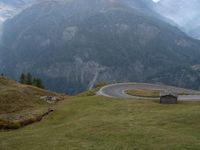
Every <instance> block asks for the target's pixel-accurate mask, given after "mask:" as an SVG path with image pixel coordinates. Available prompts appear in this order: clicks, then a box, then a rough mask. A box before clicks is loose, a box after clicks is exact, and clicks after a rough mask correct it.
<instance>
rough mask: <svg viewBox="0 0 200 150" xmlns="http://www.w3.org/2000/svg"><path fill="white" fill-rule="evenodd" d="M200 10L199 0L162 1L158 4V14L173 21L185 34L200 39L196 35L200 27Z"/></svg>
mask: <svg viewBox="0 0 200 150" xmlns="http://www.w3.org/2000/svg"><path fill="white" fill-rule="evenodd" d="M199 8H200V1H199V0H161V1H159V2H158V3H156V11H157V12H159V13H161V14H162V15H164V16H165V17H167V18H169V19H171V20H173V21H174V22H175V23H176V24H177V25H179V26H180V27H181V28H182V29H183V30H184V31H185V32H187V33H189V34H192V35H194V34H195V35H194V36H199V37H200V35H196V34H198V32H199V31H198V30H199V29H198V28H199V27H200V11H199ZM199 37H197V38H199Z"/></svg>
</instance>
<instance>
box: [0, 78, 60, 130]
mask: <svg viewBox="0 0 200 150" xmlns="http://www.w3.org/2000/svg"><path fill="white" fill-rule="evenodd" d="M45 95H52V96H53V95H57V94H55V93H51V92H49V91H46V90H42V89H39V88H36V87H33V86H29V85H22V84H18V83H16V82H15V81H12V80H9V79H6V78H4V77H0V126H1V125H2V124H7V123H6V122H7V121H9V122H18V121H21V120H26V119H30V118H33V119H34V117H35V116H39V115H41V114H43V113H45V112H47V111H48V109H49V108H50V107H51V105H49V104H47V103H46V102H44V101H42V100H40V97H41V96H45Z"/></svg>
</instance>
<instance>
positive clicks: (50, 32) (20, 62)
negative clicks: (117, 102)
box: [2, 0, 200, 94]
mask: <svg viewBox="0 0 200 150" xmlns="http://www.w3.org/2000/svg"><path fill="white" fill-rule="evenodd" d="M136 2H137V1H136ZM108 4H109V5H108ZM124 4H125V3H118V2H117V3H115V2H113V1H105V0H102V1H92V0H87V1H84V2H83V1H81V0H76V1H71V2H58V1H54V2H52V1H51V2H48V1H46V2H42V3H39V4H37V5H34V6H32V7H31V8H28V9H26V10H24V11H23V12H22V13H20V14H19V15H17V16H15V17H14V18H13V19H11V20H8V21H7V22H6V23H5V30H4V35H3V43H4V45H3V46H4V48H5V49H6V50H5V49H4V52H3V53H4V54H3V55H4V56H5V57H4V60H3V65H4V66H5V67H4V70H2V71H3V72H5V73H6V74H8V75H10V76H12V77H13V78H16V77H17V76H19V74H21V72H31V73H32V74H33V75H34V74H36V75H37V76H39V77H41V78H42V79H43V80H44V82H45V84H46V87H48V88H49V89H51V90H55V91H62V92H67V93H70V94H73V93H77V92H81V91H84V90H85V89H88V88H92V87H93V85H94V84H95V83H96V82H98V81H107V82H111V83H112V82H124V81H140V82H156V83H169V84H171V85H178V86H183V87H189V88H190V87H193V88H196V89H197V88H199V86H198V83H199V75H198V72H197V71H195V70H193V68H192V66H193V65H197V64H199V63H200V62H199V60H198V57H199V56H200V49H199V45H200V43H199V41H196V40H193V39H191V38H190V37H188V36H187V35H186V34H184V33H183V32H181V31H180V30H179V29H178V28H177V27H175V26H171V25H169V24H167V23H165V22H164V21H162V20H160V19H159V17H158V18H156V16H155V15H151V13H146V12H145V11H142V9H140V8H139V11H138V9H133V8H131V7H129V6H128V5H124ZM47 12H48V13H47ZM152 13H153V12H152ZM13 24H15V26H13ZM5 58H6V59H5ZM158 64H159V65H158ZM13 68H14V69H13ZM184 72H186V73H185V74H186V75H183V74H184ZM179 76H183V77H182V78H181V79H179ZM185 81H187V82H185Z"/></svg>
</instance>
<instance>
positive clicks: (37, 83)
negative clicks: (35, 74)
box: [33, 78, 44, 89]
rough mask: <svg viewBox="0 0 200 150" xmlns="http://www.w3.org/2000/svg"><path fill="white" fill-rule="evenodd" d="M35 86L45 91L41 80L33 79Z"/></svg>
mask: <svg viewBox="0 0 200 150" xmlns="http://www.w3.org/2000/svg"><path fill="white" fill-rule="evenodd" d="M33 85H34V86H36V87H39V88H42V89H44V85H43V83H42V80H41V79H39V78H34V79H33Z"/></svg>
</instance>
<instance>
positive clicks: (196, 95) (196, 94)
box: [98, 83, 200, 101]
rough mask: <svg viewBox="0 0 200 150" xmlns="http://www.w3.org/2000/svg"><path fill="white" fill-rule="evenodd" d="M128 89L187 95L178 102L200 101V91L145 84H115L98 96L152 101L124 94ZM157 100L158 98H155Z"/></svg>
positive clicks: (100, 92)
mask: <svg viewBox="0 0 200 150" xmlns="http://www.w3.org/2000/svg"><path fill="white" fill-rule="evenodd" d="M130 89H155V90H164V91H165V90H167V91H172V92H174V93H187V94H189V95H181V96H179V97H178V100H180V101H200V91H195V90H189V89H183V88H178V87H173V86H165V85H156V84H147V83H117V84H111V85H107V86H105V87H103V88H101V89H100V90H99V91H98V95H102V96H106V97H113V98H120V99H152V98H147V97H138V96H131V95H128V94H126V92H125V91H127V90H130ZM157 99H158V98H157Z"/></svg>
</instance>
